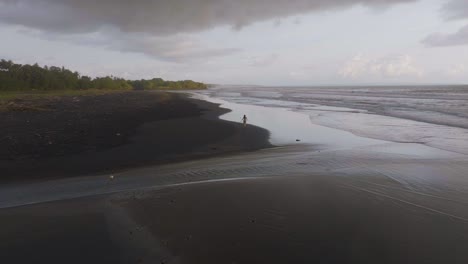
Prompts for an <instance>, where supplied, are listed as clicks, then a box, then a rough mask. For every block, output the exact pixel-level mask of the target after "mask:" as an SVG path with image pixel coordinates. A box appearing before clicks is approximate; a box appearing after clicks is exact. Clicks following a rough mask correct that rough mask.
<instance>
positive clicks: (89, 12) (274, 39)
mask: <svg viewBox="0 0 468 264" xmlns="http://www.w3.org/2000/svg"><path fill="white" fill-rule="evenodd" d="M0 36H1V38H0V57H1V58H5V59H11V60H14V61H16V62H19V63H34V62H38V63H39V64H40V65H56V66H62V65H63V66H65V67H67V68H70V69H72V70H77V71H79V72H81V73H83V74H86V75H90V76H103V75H111V74H112V75H114V76H120V77H125V78H129V79H140V78H153V77H162V78H165V79H172V80H176V79H194V80H198V81H204V82H208V83H221V84H259V85H343V84H349V85H356V84H440V83H451V84H457V83H468V0H421V1H417V0H268V1H266V0H236V1H235V0H171V1H168V0H133V1H127V0H0Z"/></svg>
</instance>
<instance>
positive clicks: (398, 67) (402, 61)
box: [339, 54, 424, 79]
mask: <svg viewBox="0 0 468 264" xmlns="http://www.w3.org/2000/svg"><path fill="white" fill-rule="evenodd" d="M339 74H340V75H341V76H342V77H345V78H352V79H355V78H358V77H364V78H365V77H376V76H377V77H384V78H396V77H421V76H422V75H423V74H424V70H423V69H421V68H419V67H418V66H416V64H415V63H414V61H413V59H412V58H411V57H410V56H409V55H398V56H385V57H379V58H370V57H367V56H364V55H361V54H359V55H356V56H355V57H354V58H352V59H351V60H350V61H348V62H346V63H345V65H344V67H343V68H342V69H341V70H340V72H339Z"/></svg>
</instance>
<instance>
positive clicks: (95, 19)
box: [0, 0, 416, 35]
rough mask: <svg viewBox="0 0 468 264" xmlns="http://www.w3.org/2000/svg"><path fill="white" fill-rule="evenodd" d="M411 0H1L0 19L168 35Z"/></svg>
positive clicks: (53, 27)
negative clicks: (321, 11)
mask: <svg viewBox="0 0 468 264" xmlns="http://www.w3.org/2000/svg"><path fill="white" fill-rule="evenodd" d="M414 1H416V0H315V1H313V0H270V1H265V0H237V1H233V0H171V1H168V0H154V1H151V0H134V1H128V0H100V1H97V0H0V21H2V22H4V23H10V24H19V25H23V26H26V27H32V28H37V29H42V30H47V31H56V32H61V33H83V32H92V31H99V30H100V29H101V28H102V27H105V26H112V27H115V28H117V29H118V30H120V31H122V32H146V33H151V34H156V35H172V34H174V33H180V32H197V31H202V30H206V29H210V28H212V27H216V26H223V25H225V26H226V25H227V26H232V27H235V28H241V27H243V26H246V25H249V24H251V23H253V22H256V21H262V20H267V19H272V18H281V17H287V16H292V15H297V14H304V13H309V12H313V11H320V10H330V9H341V8H346V7H350V6H353V5H365V6H370V7H381V6H386V5H389V4H396V3H406V2H414Z"/></svg>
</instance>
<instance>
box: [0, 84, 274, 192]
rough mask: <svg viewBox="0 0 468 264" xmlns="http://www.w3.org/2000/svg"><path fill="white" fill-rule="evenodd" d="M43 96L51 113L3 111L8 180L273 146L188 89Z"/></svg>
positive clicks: (2, 162)
mask: <svg viewBox="0 0 468 264" xmlns="http://www.w3.org/2000/svg"><path fill="white" fill-rule="evenodd" d="M43 100H45V101H44V104H46V105H47V106H48V108H51V109H52V110H51V111H37V112H31V111H25V112H7V113H0V115H1V117H3V119H2V120H5V121H4V125H5V127H7V128H8V129H5V130H2V131H1V132H0V134H1V136H0V138H3V139H7V140H3V141H1V142H0V147H1V148H2V149H3V152H2V151H0V169H1V170H2V171H4V172H5V173H3V176H2V177H1V179H0V181H1V182H2V183H10V182H30V181H41V180H50V179H59V178H67V177H76V176H87V175H96V174H114V173H117V172H120V171H124V170H127V169H132V168H139V167H144V166H152V165H161V164H168V163H174V162H181V161H187V160H197V159H203V158H207V157H215V156H221V155H228V154H233V153H240V152H244V151H254V150H258V149H262V148H268V147H271V144H270V143H269V141H268V137H269V132H268V131H267V130H265V129H263V128H259V127H255V126H251V125H250V126H248V127H246V128H245V129H244V128H242V127H240V125H239V124H236V123H233V122H228V121H224V120H221V119H219V116H220V115H222V114H224V113H227V112H229V110H228V109H224V108H221V107H220V106H219V105H217V104H213V103H209V102H205V101H201V100H197V99H193V98H189V97H188V95H185V94H180V93H168V92H135V91H132V92H127V93H118V94H106V95H99V96H87V97H69V98H60V99H58V100H56V101H51V100H49V99H43ZM87 107H89V108H90V109H86V108H87ZM25 121H26V122H25ZM31 128H32V129H33V130H31ZM38 135H39V136H38ZM40 136H42V137H40ZM11 138H13V139H11ZM8 139H11V140H8ZM13 151H16V152H15V153H13Z"/></svg>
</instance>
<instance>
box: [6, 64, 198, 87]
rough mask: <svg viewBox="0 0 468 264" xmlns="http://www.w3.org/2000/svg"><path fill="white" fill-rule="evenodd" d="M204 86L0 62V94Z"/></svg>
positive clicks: (189, 81) (192, 83) (194, 83)
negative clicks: (92, 74) (11, 92)
mask: <svg viewBox="0 0 468 264" xmlns="http://www.w3.org/2000/svg"><path fill="white" fill-rule="evenodd" d="M206 88H207V85H206V84H204V83H199V82H194V81H191V80H184V81H165V80H163V79H161V78H153V79H151V80H125V79H123V78H117V77H114V76H106V77H97V78H91V77H89V76H85V75H81V74H79V73H78V72H76V71H71V70H68V69H66V68H64V67H56V66H50V67H48V66H44V67H41V66H39V65H38V64H37V63H36V64H34V65H29V64H16V63H13V62H12V61H10V60H9V61H7V60H3V59H2V60H0V91H32V90H39V91H52V90H87V89H99V90H163V89H167V90H173V89H180V90H186V89H187V90H189V89H206Z"/></svg>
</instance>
